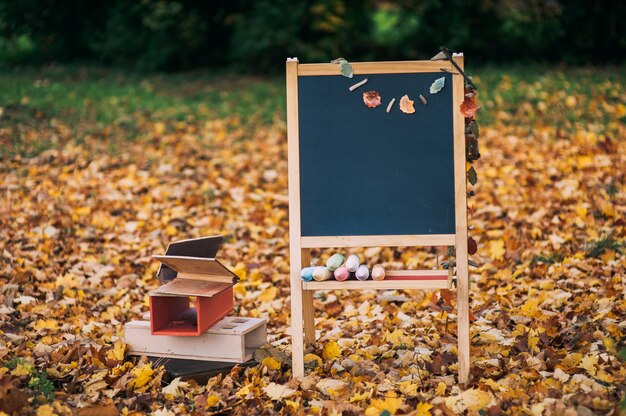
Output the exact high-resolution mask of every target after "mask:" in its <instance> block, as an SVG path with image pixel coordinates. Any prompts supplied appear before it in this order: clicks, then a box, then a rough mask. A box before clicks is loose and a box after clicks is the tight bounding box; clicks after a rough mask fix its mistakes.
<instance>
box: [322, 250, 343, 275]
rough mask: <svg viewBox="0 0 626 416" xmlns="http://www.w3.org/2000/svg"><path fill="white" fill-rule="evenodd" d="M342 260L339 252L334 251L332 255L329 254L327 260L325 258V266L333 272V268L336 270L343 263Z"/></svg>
mask: <svg viewBox="0 0 626 416" xmlns="http://www.w3.org/2000/svg"><path fill="white" fill-rule="evenodd" d="M343 260H344V257H343V255H341V254H339V253H335V254H333V255H332V256H330V257H329V258H328V260H326V267H328V270H330V271H331V272H334V271H335V270H337V268H339V267H341V265H343Z"/></svg>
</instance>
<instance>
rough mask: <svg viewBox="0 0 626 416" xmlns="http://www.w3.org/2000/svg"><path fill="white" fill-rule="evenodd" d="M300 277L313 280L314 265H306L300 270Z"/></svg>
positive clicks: (306, 280) (308, 280)
mask: <svg viewBox="0 0 626 416" xmlns="http://www.w3.org/2000/svg"><path fill="white" fill-rule="evenodd" d="M300 277H302V280H304V281H305V282H310V281H311V280H313V267H305V268H304V269H302V271H301V272H300Z"/></svg>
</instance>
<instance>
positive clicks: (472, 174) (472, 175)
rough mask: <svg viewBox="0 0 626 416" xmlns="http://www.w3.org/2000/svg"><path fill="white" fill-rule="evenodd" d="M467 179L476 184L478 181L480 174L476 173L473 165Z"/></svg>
mask: <svg viewBox="0 0 626 416" xmlns="http://www.w3.org/2000/svg"><path fill="white" fill-rule="evenodd" d="M467 180H468V181H469V183H471V184H472V185H476V182H478V174H477V173H476V170H474V167H473V166H472V167H471V168H470V170H468V171H467Z"/></svg>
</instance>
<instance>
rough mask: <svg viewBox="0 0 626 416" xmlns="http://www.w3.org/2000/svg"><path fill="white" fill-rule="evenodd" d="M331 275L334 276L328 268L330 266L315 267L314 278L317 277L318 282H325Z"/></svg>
mask: <svg viewBox="0 0 626 416" xmlns="http://www.w3.org/2000/svg"><path fill="white" fill-rule="evenodd" d="M331 277H333V273H332V272H331V271H330V270H328V267H324V266H317V267H316V268H314V269H313V279H315V281H316V282H323V281H324V280H328V279H330V278H331Z"/></svg>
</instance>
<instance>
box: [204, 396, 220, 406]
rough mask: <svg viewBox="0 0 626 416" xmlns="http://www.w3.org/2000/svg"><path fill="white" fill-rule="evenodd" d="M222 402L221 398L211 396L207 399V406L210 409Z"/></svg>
mask: <svg viewBox="0 0 626 416" xmlns="http://www.w3.org/2000/svg"><path fill="white" fill-rule="evenodd" d="M219 402H220V398H219V397H217V396H215V395H210V396H209V397H207V398H206V405H207V406H209V407H213V406H215V405H216V404H218V403H219Z"/></svg>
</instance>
